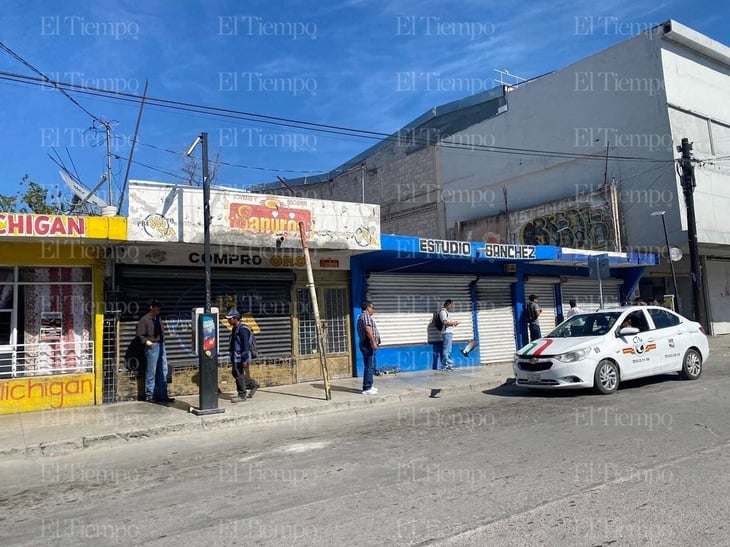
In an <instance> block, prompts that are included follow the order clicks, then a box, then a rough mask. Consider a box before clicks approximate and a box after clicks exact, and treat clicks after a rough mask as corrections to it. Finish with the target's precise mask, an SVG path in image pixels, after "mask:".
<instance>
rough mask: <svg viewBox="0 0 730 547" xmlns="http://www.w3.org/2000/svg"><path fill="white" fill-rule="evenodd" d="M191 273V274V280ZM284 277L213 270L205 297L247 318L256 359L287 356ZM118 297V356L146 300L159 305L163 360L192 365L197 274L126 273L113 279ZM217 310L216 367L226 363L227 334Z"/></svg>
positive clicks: (199, 291)
mask: <svg viewBox="0 0 730 547" xmlns="http://www.w3.org/2000/svg"><path fill="white" fill-rule="evenodd" d="M191 273H192V274H194V275H191ZM292 281H293V274H291V273H290V272H281V271H276V272H265V271H258V272H245V273H244V272H240V271H236V272H231V271H220V272H219V271H214V273H213V278H212V280H211V292H212V294H213V295H215V296H220V295H225V297H226V298H227V299H231V301H235V302H237V307H238V310H239V311H240V312H241V313H242V314H244V315H245V314H248V313H250V314H251V315H252V316H253V318H254V320H255V321H256V324H257V325H258V326H259V328H260V329H261V331H260V332H259V333H257V334H256V345H257V347H258V351H259V358H261V359H264V358H265V359H269V358H279V357H291V356H292V340H293V331H292V321H291V309H292V306H291V282H292ZM119 286H120V291H121V294H120V295H119V302H120V304H119V305H120V309H121V311H122V313H121V316H120V322H121V325H120V352H121V354H122V355H124V352H125V351H126V348H127V346H128V345H129V343H130V342H131V340H132V338H134V336H135V330H136V327H137V321H138V320H139V318H140V317H141V316H142V315H144V314H145V313H146V312H147V309H146V305H147V302H148V301H149V299H150V298H152V297H154V298H157V299H158V300H159V301H160V302H161V303H162V313H161V316H162V323H163V327H164V329H165V342H166V344H165V346H166V350H167V360H168V363H169V364H170V365H171V366H174V367H186V366H197V363H198V358H197V356H196V355H195V353H194V351H193V347H192V331H193V325H192V318H191V312H192V309H193V308H196V307H203V306H204V300H205V281H204V279H203V278H202V277H201V272H200V271H198V270H191V271H188V270H186V269H184V268H175V269H174V270H171V269H166V268H162V267H158V268H154V269H149V268H128V269H125V270H123V271H122V272H121V275H120V279H119ZM225 311H226V310H221V314H220V324H219V362H220V363H221V364H224V363H227V361H228V355H227V352H228V343H229V341H230V330H229V329H228V328H227V322H224V315H225V313H224V312H225Z"/></svg>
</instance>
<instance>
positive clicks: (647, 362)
mask: <svg viewBox="0 0 730 547" xmlns="http://www.w3.org/2000/svg"><path fill="white" fill-rule="evenodd" d="M709 354H710V349H709V346H708V343H707V336H706V335H705V332H704V330H703V329H702V326H701V325H700V324H699V323H696V322H694V321H690V320H689V319H687V318H685V317H682V316H681V315H679V314H677V313H674V312H673V311H671V310H668V309H666V308H662V307H659V306H628V307H625V308H615V309H605V310H599V311H597V312H591V313H582V314H579V315H574V316H573V317H571V318H570V319H568V320H566V321H564V322H562V323H561V324H560V325H558V326H557V327H555V329H554V330H553V331H552V332H551V333H550V334H548V335H547V336H546V337H544V338H540V339H539V340H535V341H534V342H530V343H529V344H527V345H526V346H524V347H523V348H521V349H520V350H519V351H518V352H517V354H516V355H515V360H514V363H513V366H512V368H513V369H514V373H515V384H516V385H517V386H520V387H526V388H530V389H565V388H590V387H593V388H595V389H596V390H597V391H598V392H599V393H603V394H609V393H613V392H615V391H616V390H617V389H618V386H619V383H620V382H622V381H623V380H631V379H634V378H642V377H645V376H653V375H655V374H666V373H671V372H679V374H680V375H681V376H682V377H683V378H685V379H687V380H696V379H697V378H699V377H700V374H701V373H702V363H703V362H704V361H705V360H707V357H708V356H709Z"/></svg>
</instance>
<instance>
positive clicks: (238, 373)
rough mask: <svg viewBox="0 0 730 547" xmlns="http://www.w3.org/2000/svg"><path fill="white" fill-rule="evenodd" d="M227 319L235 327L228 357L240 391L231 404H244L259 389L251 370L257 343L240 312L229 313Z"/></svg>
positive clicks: (232, 311)
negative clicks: (242, 320)
mask: <svg viewBox="0 0 730 547" xmlns="http://www.w3.org/2000/svg"><path fill="white" fill-rule="evenodd" d="M226 319H228V322H229V323H230V324H231V327H233V330H232V331H231V342H230V344H229V346H228V355H229V356H230V358H231V371H232V373H233V378H234V379H235V380H236V389H237V390H238V396H237V397H234V398H233V399H231V402H232V403H242V402H244V401H246V399H247V398H248V399H250V398H251V397H253V395H254V393H256V390H257V389H258V388H259V383H258V382H257V381H256V380H254V379H253V378H251V370H250V365H251V360H252V359H253V358H254V357H256V342H255V338H254V335H253V331H252V330H251V327H249V326H248V325H246V324H245V323H243V322H241V314H240V313H239V312H238V311H236V310H231V311H229V312H228V315H226ZM247 390H248V397H247V396H246V391H247Z"/></svg>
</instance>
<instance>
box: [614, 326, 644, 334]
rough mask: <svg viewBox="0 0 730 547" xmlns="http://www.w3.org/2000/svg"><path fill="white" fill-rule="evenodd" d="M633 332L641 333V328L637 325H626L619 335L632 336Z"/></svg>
mask: <svg viewBox="0 0 730 547" xmlns="http://www.w3.org/2000/svg"><path fill="white" fill-rule="evenodd" d="M632 334H639V329H637V328H636V327H624V328H622V329H619V331H618V333H617V334H616V335H617V336H631V335H632Z"/></svg>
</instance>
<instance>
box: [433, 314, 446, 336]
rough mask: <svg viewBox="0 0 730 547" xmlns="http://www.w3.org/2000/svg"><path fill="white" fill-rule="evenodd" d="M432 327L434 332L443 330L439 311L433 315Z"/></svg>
mask: <svg viewBox="0 0 730 547" xmlns="http://www.w3.org/2000/svg"><path fill="white" fill-rule="evenodd" d="M432 322H433V326H434V328H435V329H436V330H438V331H442V330H444V322H443V321H441V310H439V311H437V312H436V313H434V314H433V321H432Z"/></svg>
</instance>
